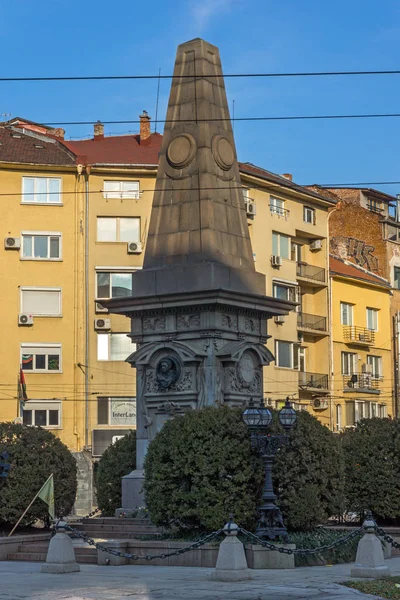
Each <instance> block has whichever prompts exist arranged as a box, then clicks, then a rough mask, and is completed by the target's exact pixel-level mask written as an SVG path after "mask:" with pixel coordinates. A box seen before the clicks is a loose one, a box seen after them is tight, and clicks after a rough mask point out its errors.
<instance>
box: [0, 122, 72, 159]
mask: <svg viewBox="0 0 400 600" xmlns="http://www.w3.org/2000/svg"><path fill="white" fill-rule="evenodd" d="M0 162H7V163H25V164H35V165H60V166H66V165H74V164H75V157H74V156H73V155H72V153H71V152H70V151H69V150H68V149H67V148H65V147H64V146H63V145H62V144H61V143H60V142H58V141H56V140H55V139H54V138H51V137H48V136H44V135H37V134H35V133H33V132H26V131H25V130H24V129H20V128H18V127H9V126H0Z"/></svg>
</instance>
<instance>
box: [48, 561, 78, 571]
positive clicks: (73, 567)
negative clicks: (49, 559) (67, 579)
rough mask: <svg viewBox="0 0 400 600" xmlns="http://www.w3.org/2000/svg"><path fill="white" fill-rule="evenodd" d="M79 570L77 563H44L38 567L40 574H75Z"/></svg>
mask: <svg viewBox="0 0 400 600" xmlns="http://www.w3.org/2000/svg"><path fill="white" fill-rule="evenodd" d="M80 570H81V568H80V566H79V565H78V564H77V563H63V564H62V563H60V564H57V563H45V564H44V565H42V566H41V567H40V571H41V572H42V573H77V572H78V571H80Z"/></svg>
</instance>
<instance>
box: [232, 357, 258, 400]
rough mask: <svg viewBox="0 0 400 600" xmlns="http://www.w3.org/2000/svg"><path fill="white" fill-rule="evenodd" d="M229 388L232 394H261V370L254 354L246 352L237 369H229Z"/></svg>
mask: <svg viewBox="0 0 400 600" xmlns="http://www.w3.org/2000/svg"><path fill="white" fill-rule="evenodd" d="M228 377H229V387H230V389H231V391H232V392H241V393H247V392H249V393H252V394H260V393H261V391H262V390H261V369H260V367H259V365H258V361H257V359H256V357H255V356H254V355H253V353H252V352H245V353H244V354H243V355H242V357H241V358H240V360H239V362H238V363H237V365H236V367H229V369H228Z"/></svg>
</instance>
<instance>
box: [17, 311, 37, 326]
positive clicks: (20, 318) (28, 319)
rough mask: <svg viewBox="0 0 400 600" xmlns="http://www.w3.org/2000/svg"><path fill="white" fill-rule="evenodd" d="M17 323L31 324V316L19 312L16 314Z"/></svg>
mask: <svg viewBox="0 0 400 600" xmlns="http://www.w3.org/2000/svg"><path fill="white" fill-rule="evenodd" d="M18 325H33V316H32V315H28V314H26V313H21V314H20V315H18Z"/></svg>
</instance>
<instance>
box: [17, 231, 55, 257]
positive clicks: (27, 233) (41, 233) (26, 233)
mask: <svg viewBox="0 0 400 600" xmlns="http://www.w3.org/2000/svg"><path fill="white" fill-rule="evenodd" d="M24 236H25V237H28V236H32V237H47V238H48V239H47V252H48V256H46V257H43V258H41V257H40V256H24ZM52 237H57V238H59V240H58V254H59V256H58V257H57V258H55V257H50V238H52ZM21 238H22V239H21V255H20V258H21V260H38V261H43V260H47V261H51V262H53V261H56V262H60V261H61V260H62V234H61V232H60V231H21ZM33 247H34V246H33V243H32V250H33Z"/></svg>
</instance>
